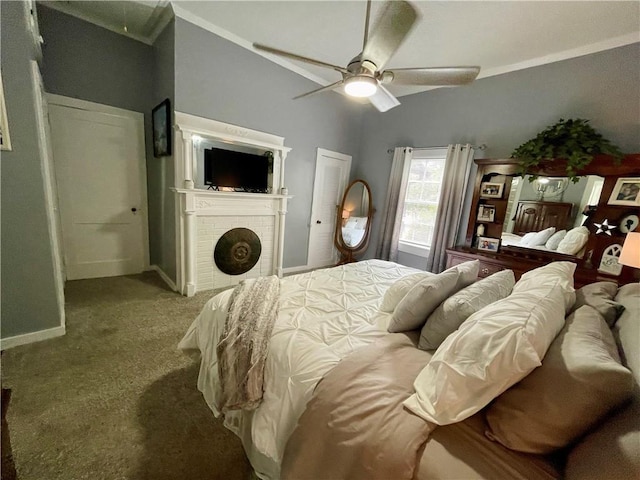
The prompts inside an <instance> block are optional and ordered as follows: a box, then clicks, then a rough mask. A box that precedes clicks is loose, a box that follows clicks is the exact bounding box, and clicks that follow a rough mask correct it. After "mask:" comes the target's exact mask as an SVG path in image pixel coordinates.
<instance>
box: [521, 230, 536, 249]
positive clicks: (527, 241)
mask: <svg viewBox="0 0 640 480" xmlns="http://www.w3.org/2000/svg"><path fill="white" fill-rule="evenodd" d="M537 233H538V232H529V233H525V234H524V235H523V236H522V239H521V240H520V244H519V246H520V247H528V246H529V244H530V243H531V240H533V238H534V237H535V236H536V235H537Z"/></svg>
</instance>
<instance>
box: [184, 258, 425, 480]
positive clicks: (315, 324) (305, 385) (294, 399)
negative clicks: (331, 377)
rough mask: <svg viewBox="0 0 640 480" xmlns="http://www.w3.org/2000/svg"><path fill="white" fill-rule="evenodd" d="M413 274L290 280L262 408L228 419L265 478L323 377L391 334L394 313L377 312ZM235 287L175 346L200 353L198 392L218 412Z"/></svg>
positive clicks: (361, 270) (275, 471) (351, 267)
mask: <svg viewBox="0 0 640 480" xmlns="http://www.w3.org/2000/svg"><path fill="white" fill-rule="evenodd" d="M414 272H416V270H414V269H412V268H408V267H403V266H401V265H397V264H395V263H391V262H385V261H382V260H367V261H363V262H359V263H352V264H348V265H342V266H340V267H334V268H329V269H324V270H316V271H314V272H309V273H305V274H302V275H294V276H291V277H285V278H283V279H282V281H281V286H280V302H279V309H280V310H279V314H278V318H277V320H276V323H275V326H274V329H273V336H272V338H271V343H270V346H269V353H268V356H267V363H266V367H265V379H264V380H265V391H264V397H263V401H262V404H261V405H260V406H259V407H258V408H257V409H256V410H254V411H252V412H246V411H234V412H229V413H228V414H226V415H225V426H227V427H228V428H229V429H230V430H232V431H233V432H234V433H236V434H237V435H238V436H239V437H240V438H241V439H242V442H243V445H244V447H245V450H246V452H247V455H248V456H249V459H250V460H251V463H252V465H253V467H254V469H255V470H256V473H258V475H259V476H260V477H262V478H278V476H279V466H280V462H281V460H282V455H283V453H284V448H285V445H286V442H287V439H288V438H289V436H290V435H291V433H292V432H293V430H294V428H295V426H296V423H297V420H298V418H299V417H300V415H302V412H303V411H304V408H305V405H306V403H307V401H308V400H309V399H310V398H311V394H312V393H313V389H314V388H315V386H316V384H317V383H318V381H320V379H321V378H322V377H323V376H324V374H325V373H327V372H328V371H329V370H330V369H331V368H332V367H333V366H334V365H336V364H337V363H338V362H339V361H340V360H341V359H342V358H344V357H345V356H347V355H348V354H350V353H351V352H353V351H354V350H355V349H357V348H359V347H362V346H364V345H368V344H370V343H372V342H373V341H374V340H376V339H377V338H379V337H381V336H382V335H384V334H386V329H387V324H388V322H389V320H390V318H391V314H389V313H384V312H381V311H379V309H378V307H379V305H380V302H381V300H382V297H383V295H384V292H385V291H386V290H387V288H388V287H389V286H391V284H392V283H393V282H394V281H396V280H397V279H398V278H400V277H403V276H405V275H408V274H410V273H414ZM230 296H231V290H226V291H224V292H222V293H221V294H219V295H216V296H215V297H213V298H212V299H211V300H209V302H208V303H207V304H206V305H205V307H204V309H203V310H202V312H201V313H200V315H199V316H198V317H197V318H196V320H195V321H194V322H193V324H192V325H191V327H190V328H189V330H188V331H187V333H186V335H185V336H184V338H183V339H182V341H181V342H180V344H179V346H178V348H180V349H182V350H193V349H197V350H200V352H201V359H202V360H201V365H200V375H199V377H198V389H199V390H200V391H201V392H202V393H203V395H204V398H205V400H206V402H207V404H208V405H209V407H210V408H211V410H212V411H213V412H214V414H215V415H216V416H218V415H220V408H219V405H220V404H219V395H220V390H219V382H218V363H217V358H216V345H217V343H218V339H219V337H220V335H221V333H222V330H223V328H224V321H225V316H226V312H227V309H228V302H229V299H230Z"/></svg>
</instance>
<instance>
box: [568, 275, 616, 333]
mask: <svg viewBox="0 0 640 480" xmlns="http://www.w3.org/2000/svg"><path fill="white" fill-rule="evenodd" d="M616 293H618V285H617V284H615V283H613V282H596V283H590V284H589V285H585V286H584V287H582V288H581V289H579V290H576V303H575V305H574V306H573V310H577V309H578V308H580V307H581V306H583V305H590V306H592V307H593V308H595V309H596V310H597V311H598V313H600V315H602V317H603V318H604V320H605V322H607V325H609V326H610V327H613V324H614V323H616V320H617V319H618V317H619V316H620V314H621V313H622V311H623V310H624V307H623V306H622V305H621V304H619V303H618V302H614V301H613V297H615V296H616Z"/></svg>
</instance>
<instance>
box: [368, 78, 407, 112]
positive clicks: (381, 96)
mask: <svg viewBox="0 0 640 480" xmlns="http://www.w3.org/2000/svg"><path fill="white" fill-rule="evenodd" d="M369 101H370V102H371V104H372V105H373V106H374V107H376V108H377V109H378V111H379V112H386V111H387V110H391V109H392V108H393V107H397V106H398V105H400V102H399V101H398V99H397V98H396V97H394V96H393V94H392V93H391V92H390V91H389V90H387V89H386V88H384V87H383V86H382V85H380V84H379V83H378V89H377V90H376V93H374V94H373V95H372V96H370V97H369Z"/></svg>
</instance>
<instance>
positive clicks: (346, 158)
mask: <svg viewBox="0 0 640 480" xmlns="http://www.w3.org/2000/svg"><path fill="white" fill-rule="evenodd" d="M321 157H330V158H333V159H336V160H340V161H342V162H346V164H347V169H346V172H347V174H346V177H345V178H344V188H346V187H347V185H349V179H350V178H351V159H352V156H351V155H347V154H345V153H340V152H334V151H332V150H327V149H324V148H319V147H318V149H317V152H316V170H315V175H314V178H313V193H312V195H311V211H310V213H309V241H308V242H307V265H306V267H305V268H320V267H323V266H326V265H311V263H310V262H309V259H310V258H311V228H312V225H313V216H314V206H315V202H316V200H317V197H316V191H317V189H318V187H319V185H317V182H318V180H319V178H318V167H319V165H320V164H319V162H320V158H321ZM342 196H344V191H343V192H342ZM334 228H335V226H334ZM334 233H335V232H334ZM334 237H335V235H332V236H331V239H332V240H331V246H332V248H333V249H334V250H335V253H336V259H337V253H338V251H337V250H336V249H335V245H333V238H334Z"/></svg>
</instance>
